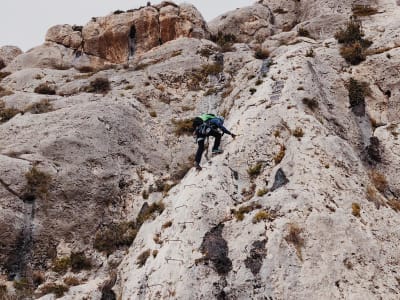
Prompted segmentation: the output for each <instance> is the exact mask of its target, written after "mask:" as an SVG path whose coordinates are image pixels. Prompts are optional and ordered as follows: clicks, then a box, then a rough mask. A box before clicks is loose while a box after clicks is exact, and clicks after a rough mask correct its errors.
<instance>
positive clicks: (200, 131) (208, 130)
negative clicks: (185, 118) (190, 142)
mask: <svg viewBox="0 0 400 300" xmlns="http://www.w3.org/2000/svg"><path fill="white" fill-rule="evenodd" d="M223 124H224V118H223V117H219V116H218V117H217V116H216V115H214V114H202V115H201V116H199V117H196V118H195V119H194V121H193V129H194V132H193V136H194V137H195V138H196V143H197V144H198V148H197V152H196V158H195V165H194V166H195V168H196V170H198V171H200V170H201V167H200V160H201V156H202V155H203V152H204V143H205V140H206V138H207V137H209V136H213V137H214V138H215V140H214V145H213V148H212V154H220V153H222V152H223V151H222V150H221V149H219V144H220V143H221V137H222V135H223V134H224V133H227V134H229V135H230V136H232V138H235V137H236V135H235V134H233V133H231V132H230V131H229V130H228V129H226V128H225V127H224V125H223Z"/></svg>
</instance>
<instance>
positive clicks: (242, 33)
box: [208, 4, 273, 43]
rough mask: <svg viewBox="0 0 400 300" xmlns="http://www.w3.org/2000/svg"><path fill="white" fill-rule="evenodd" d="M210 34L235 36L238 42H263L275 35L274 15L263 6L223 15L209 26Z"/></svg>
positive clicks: (240, 9) (257, 5) (250, 7)
mask: <svg viewBox="0 0 400 300" xmlns="http://www.w3.org/2000/svg"><path fill="white" fill-rule="evenodd" d="M208 25H209V28H210V32H211V33H212V34H213V35H215V36H217V35H218V32H221V33H224V34H230V35H234V36H235V37H236V39H237V41H238V42H242V43H250V42H251V41H263V40H265V38H266V37H268V36H270V35H272V33H273V14H272V13H271V10H270V9H269V8H268V7H267V6H266V5H262V4H254V5H253V6H248V7H244V8H239V9H236V10H234V11H231V12H228V13H226V14H223V15H221V16H219V17H217V18H215V19H214V20H212V21H211V22H210V23H209V24H208Z"/></svg>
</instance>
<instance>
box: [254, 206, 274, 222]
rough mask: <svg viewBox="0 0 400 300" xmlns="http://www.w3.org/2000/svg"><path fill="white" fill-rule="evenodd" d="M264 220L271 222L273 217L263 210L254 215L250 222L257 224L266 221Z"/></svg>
mask: <svg viewBox="0 0 400 300" xmlns="http://www.w3.org/2000/svg"><path fill="white" fill-rule="evenodd" d="M266 220H273V216H272V214H271V213H269V212H268V211H266V210H264V209H263V210H260V211H259V212H257V213H256V214H255V216H254V217H253V220H252V222H253V224H256V223H258V222H261V221H266Z"/></svg>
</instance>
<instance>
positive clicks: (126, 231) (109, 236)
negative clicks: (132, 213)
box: [93, 222, 138, 255]
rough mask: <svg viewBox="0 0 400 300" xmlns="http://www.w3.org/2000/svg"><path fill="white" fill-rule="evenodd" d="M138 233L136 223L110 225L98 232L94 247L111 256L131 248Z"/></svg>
mask: <svg viewBox="0 0 400 300" xmlns="http://www.w3.org/2000/svg"><path fill="white" fill-rule="evenodd" d="M137 232H138V228H137V227H136V224H135V223H134V222H122V223H118V224H110V225H108V226H107V227H105V228H102V229H100V230H98V231H97V233H96V235H95V239H94V244H93V247H94V248H95V249H96V250H98V251H101V252H105V253H106V254H107V255H109V254H111V253H113V252H114V251H115V250H117V249H119V248H121V247H125V246H127V247H129V246H130V245H131V244H132V242H133V241H134V240H135V238H136V235H137Z"/></svg>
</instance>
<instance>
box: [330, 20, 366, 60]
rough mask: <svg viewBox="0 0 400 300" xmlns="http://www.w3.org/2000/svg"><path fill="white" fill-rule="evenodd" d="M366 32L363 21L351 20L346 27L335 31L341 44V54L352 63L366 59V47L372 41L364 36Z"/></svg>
mask: <svg viewBox="0 0 400 300" xmlns="http://www.w3.org/2000/svg"><path fill="white" fill-rule="evenodd" d="M363 36H364V32H363V30H362V28H361V22H359V21H357V20H354V19H352V20H350V21H349V22H348V23H347V25H346V28H345V29H343V28H342V29H340V30H339V31H337V32H336V33H335V38H336V39H337V40H338V42H339V43H340V44H343V46H342V48H341V49H340V54H341V55H342V56H343V58H344V59H345V60H346V61H347V62H348V63H350V64H352V65H357V64H359V63H360V62H362V61H363V60H365V49H366V48H368V47H369V46H371V44H372V42H371V41H369V40H366V39H364V38H363Z"/></svg>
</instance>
